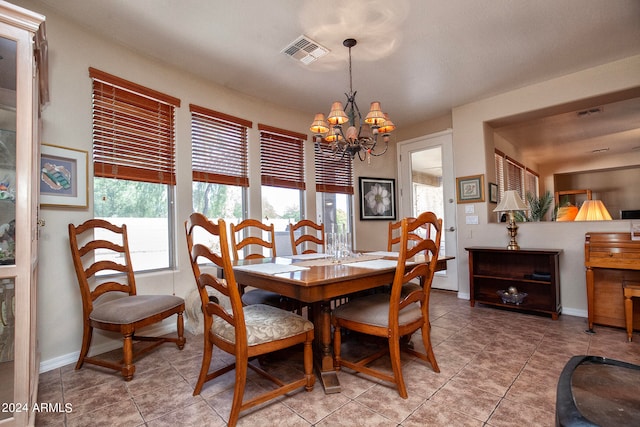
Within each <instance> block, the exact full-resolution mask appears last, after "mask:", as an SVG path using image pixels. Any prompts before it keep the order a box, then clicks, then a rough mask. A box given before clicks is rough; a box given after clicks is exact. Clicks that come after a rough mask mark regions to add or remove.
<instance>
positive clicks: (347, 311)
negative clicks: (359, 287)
mask: <svg viewBox="0 0 640 427" xmlns="http://www.w3.org/2000/svg"><path fill="white" fill-rule="evenodd" d="M332 315H333V316H334V317H338V318H340V319H345V320H352V321H355V322H359V323H366V324H370V325H375V326H384V327H386V326H388V325H389V295H388V294H374V295H369V296H366V297H361V298H354V299H352V300H351V301H349V302H348V303H346V304H343V305H340V306H338V307H336V308H335V310H333V313H332ZM420 317H422V312H421V311H420V305H419V304H418V303H413V304H410V305H409V306H407V307H406V308H405V309H404V310H402V311H401V312H400V318H399V324H400V325H403V324H405V323H409V322H413V321H414V320H417V319H419V318H420Z"/></svg>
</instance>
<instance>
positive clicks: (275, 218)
mask: <svg viewBox="0 0 640 427" xmlns="http://www.w3.org/2000/svg"><path fill="white" fill-rule="evenodd" d="M258 129H259V131H260V173H261V179H262V216H263V222H264V223H265V224H274V226H275V231H276V252H277V253H278V255H287V254H288V253H291V247H290V246H291V244H290V242H289V234H288V233H289V231H288V229H287V227H288V225H289V223H293V222H297V221H299V220H300V219H302V218H304V202H303V195H304V190H305V189H306V185H305V181H304V141H305V140H306V139H307V136H306V135H304V134H301V133H297V132H291V131H288V130H284V129H278V128H274V127H271V126H267V125H263V124H258Z"/></svg>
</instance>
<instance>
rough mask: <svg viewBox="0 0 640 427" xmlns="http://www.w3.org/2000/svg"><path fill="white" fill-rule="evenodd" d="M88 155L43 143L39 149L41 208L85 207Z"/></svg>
mask: <svg viewBox="0 0 640 427" xmlns="http://www.w3.org/2000/svg"><path fill="white" fill-rule="evenodd" d="M87 168H88V166H87V152H86V151H82V150H76V149H72V148H64V147H58V146H57V145H46V144H43V145H42V147H41V150H40V205H41V206H64V207H72V208H86V207H87V206H89V205H88V203H87V198H88V189H87V183H88V170H87Z"/></svg>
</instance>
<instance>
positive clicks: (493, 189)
mask: <svg viewBox="0 0 640 427" xmlns="http://www.w3.org/2000/svg"><path fill="white" fill-rule="evenodd" d="M489 201H490V202H491V203H498V184H494V183H493V182H490V183H489Z"/></svg>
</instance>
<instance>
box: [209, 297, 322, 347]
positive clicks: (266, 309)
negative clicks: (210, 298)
mask: <svg viewBox="0 0 640 427" xmlns="http://www.w3.org/2000/svg"><path fill="white" fill-rule="evenodd" d="M244 320H245V324H246V328H247V341H248V344H249V345H250V346H252V345H257V344H262V343H265V342H270V341H275V340H279V339H284V338H289V337H292V336H294V335H298V334H300V333H303V332H306V331H309V330H311V329H313V323H311V322H310V321H308V320H307V319H305V318H304V317H302V316H299V315H297V314H295V313H293V312H290V311H286V310H282V309H279V308H276V307H272V306H270V305H265V304H254V305H248V306H246V307H244ZM212 329H213V332H214V333H215V334H216V335H217V336H219V337H220V338H222V339H223V340H225V341H228V342H230V343H234V342H235V329H234V328H233V326H231V325H230V324H229V323H227V322H225V321H223V320H221V319H217V318H214V322H213V328H212Z"/></svg>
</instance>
